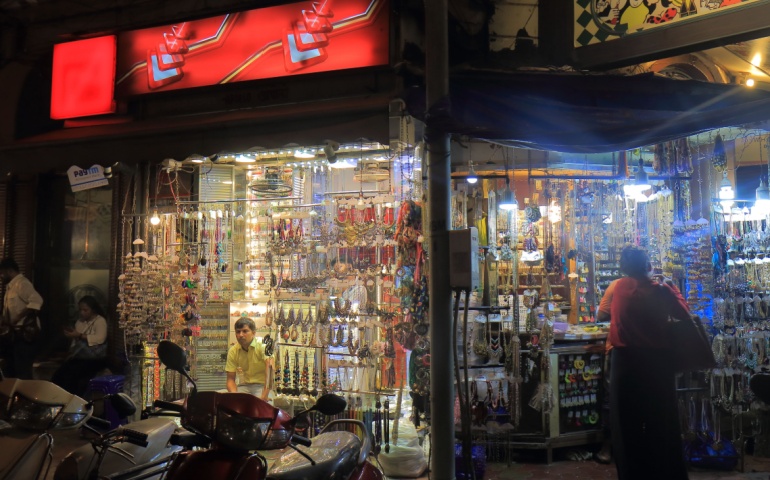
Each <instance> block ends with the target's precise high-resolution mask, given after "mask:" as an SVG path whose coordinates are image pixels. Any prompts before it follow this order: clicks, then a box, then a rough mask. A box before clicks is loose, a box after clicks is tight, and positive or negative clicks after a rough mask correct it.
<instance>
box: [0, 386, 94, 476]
mask: <svg viewBox="0 0 770 480" xmlns="http://www.w3.org/2000/svg"><path fill="white" fill-rule="evenodd" d="M92 413H93V407H92V405H91V404H89V403H88V402H86V401H85V400H83V399H82V398H80V397H78V396H76V395H73V394H71V393H69V392H67V391H66V390H64V389H63V388H61V387H59V386H57V385H55V384H53V383H51V382H46V381H43V380H20V379H18V378H6V377H4V376H3V375H2V372H0V419H2V420H3V422H4V427H5V428H2V429H0V452H3V455H2V460H0V480H6V479H18V478H23V479H41V478H45V477H46V476H47V474H48V469H49V468H50V466H51V457H52V451H53V437H52V436H51V434H50V433H49V431H50V430H56V429H69V428H78V427H79V426H81V425H83V424H85V423H86V422H87V421H89V420H90V418H91V414H92Z"/></svg>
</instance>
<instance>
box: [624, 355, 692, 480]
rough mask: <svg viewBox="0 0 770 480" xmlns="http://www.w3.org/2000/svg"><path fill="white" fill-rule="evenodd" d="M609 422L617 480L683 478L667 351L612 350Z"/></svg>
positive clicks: (671, 479) (682, 460)
mask: <svg viewBox="0 0 770 480" xmlns="http://www.w3.org/2000/svg"><path fill="white" fill-rule="evenodd" d="M610 375H611V382H610V422H611V428H612V455H613V457H614V459H615V463H616V466H617V469H618V479H619V480H633V479H643V480H650V479H660V480H662V479H666V480H681V479H687V478H688V477H687V464H686V463H685V460H684V451H683V448H682V435H681V428H680V426H679V412H678V409H677V401H676V385H675V379H674V376H675V373H674V372H673V371H672V370H671V360H670V357H669V354H668V352H666V351H665V350H663V351H661V350H655V349H638V348H623V347H620V348H618V347H615V348H613V349H612V371H611V374H610Z"/></svg>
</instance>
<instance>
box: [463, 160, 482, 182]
mask: <svg viewBox="0 0 770 480" xmlns="http://www.w3.org/2000/svg"><path fill="white" fill-rule="evenodd" d="M465 181H466V182H468V183H470V184H471V185H473V184H474V183H476V182H478V181H479V177H477V176H476V170H474V169H473V163H471V164H470V169H469V170H468V176H467V177H465Z"/></svg>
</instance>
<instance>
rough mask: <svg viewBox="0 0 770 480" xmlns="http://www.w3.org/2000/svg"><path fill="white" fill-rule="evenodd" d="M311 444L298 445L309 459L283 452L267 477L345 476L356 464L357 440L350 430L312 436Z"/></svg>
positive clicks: (311, 478) (305, 479)
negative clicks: (310, 460)
mask: <svg viewBox="0 0 770 480" xmlns="http://www.w3.org/2000/svg"><path fill="white" fill-rule="evenodd" d="M312 440H313V445H312V446H311V447H309V448H308V447H302V446H299V447H297V448H299V449H300V450H301V451H302V452H304V453H306V454H307V455H308V456H309V457H310V458H312V459H313V460H314V461H315V462H316V464H315V465H311V464H310V462H309V461H308V460H307V459H306V458H305V457H303V456H302V455H300V454H299V453H298V452H294V451H292V452H290V453H287V454H285V455H283V456H281V458H279V459H278V460H277V461H276V462H275V463H274V464H273V465H272V466H271V467H270V469H269V470H268V472H267V480H322V479H327V478H332V477H334V478H345V477H346V476H347V475H348V474H349V473H350V472H352V471H353V469H355V468H356V466H357V464H358V457H359V453H360V452H361V439H360V438H359V437H358V435H356V434H354V433H351V432H327V433H322V434H321V435H318V436H316V437H314V438H312Z"/></svg>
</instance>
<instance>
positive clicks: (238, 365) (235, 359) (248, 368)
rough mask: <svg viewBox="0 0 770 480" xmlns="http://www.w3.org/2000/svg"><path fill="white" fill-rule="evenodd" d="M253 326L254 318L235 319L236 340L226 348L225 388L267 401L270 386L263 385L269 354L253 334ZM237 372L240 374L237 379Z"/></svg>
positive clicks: (255, 327) (254, 328) (254, 327)
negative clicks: (237, 379)
mask: <svg viewBox="0 0 770 480" xmlns="http://www.w3.org/2000/svg"><path fill="white" fill-rule="evenodd" d="M256 329H257V325H256V324H255V323H254V320H252V319H250V318H248V317H241V318H239V319H238V320H237V321H236V322H235V338H236V340H238V342H237V343H236V344H235V345H233V346H232V347H230V350H228V351H227V364H226V365H225V372H227V391H228V392H244V393H251V394H252V395H256V396H258V397H259V398H261V399H262V400H265V401H267V397H268V395H269V394H270V388H269V387H267V386H266V380H267V374H266V371H267V368H268V365H269V363H270V356H269V355H268V353H269V352H266V351H265V350H266V349H265V344H263V343H262V342H259V341H257V339H256V338H255V337H254V332H255V331H256ZM236 373H237V374H238V376H239V377H240V378H239V381H238V383H236V379H235V374H236Z"/></svg>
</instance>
